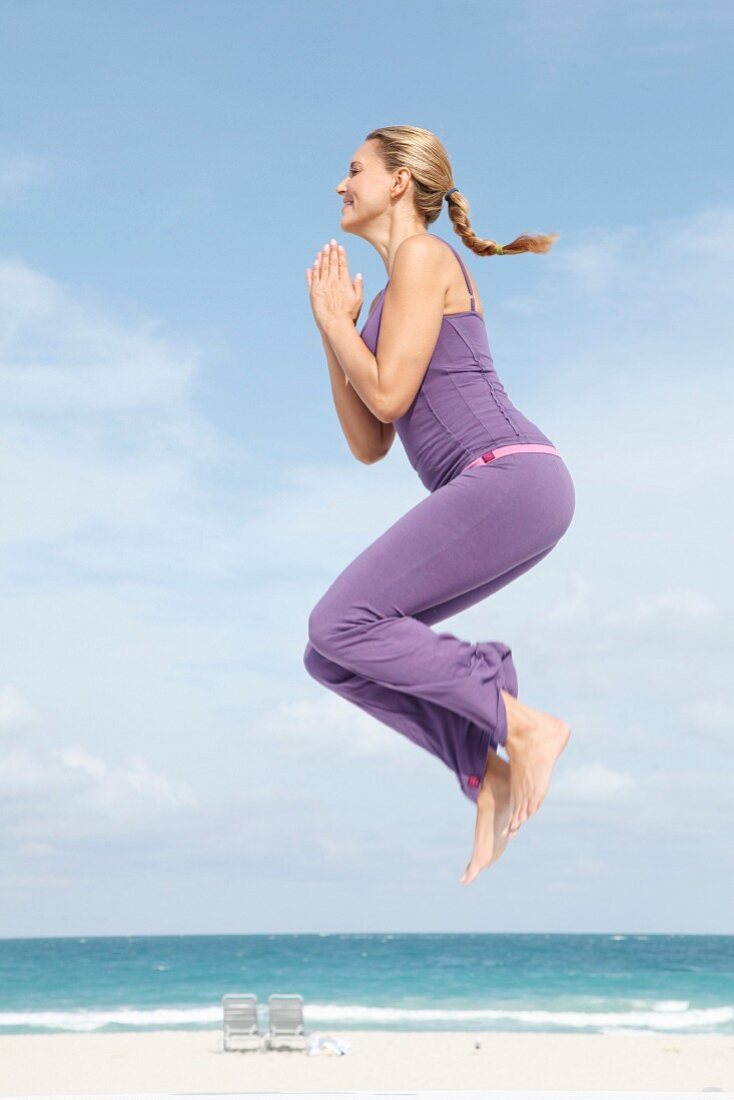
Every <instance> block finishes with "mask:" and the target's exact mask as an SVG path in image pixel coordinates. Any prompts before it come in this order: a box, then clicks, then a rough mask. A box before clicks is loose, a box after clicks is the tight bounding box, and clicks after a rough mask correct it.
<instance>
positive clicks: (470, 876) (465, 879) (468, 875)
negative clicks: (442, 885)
mask: <svg viewBox="0 0 734 1100" xmlns="http://www.w3.org/2000/svg"><path fill="white" fill-rule="evenodd" d="M478 874H479V868H478V867H476V866H473V865H472V864H471V863H470V864H469V865H468V867H467V868H466V870H465V871H464V874H463V875H462V876H461V878H460V879H459V882H460V883H461V884H462V886H468V885H469V883H470V882H474V879H475V878H476V877H477V875H478Z"/></svg>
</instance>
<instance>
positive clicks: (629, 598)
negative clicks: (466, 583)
mask: <svg viewBox="0 0 734 1100" xmlns="http://www.w3.org/2000/svg"><path fill="white" fill-rule="evenodd" d="M733 31H734V11H733V10H732V7H731V5H730V4H728V3H725V2H721V3H717V2H714V0H668V2H665V3H662V2H656V0H648V2H642V0H639V2H630V0H614V2H611V0H501V2H500V0H482V2H475V0H451V3H450V4H448V5H447V4H446V3H437V2H434V0H399V2H398V3H395V2H394V0H393V2H391V3H387V2H385V0H373V2H372V3H370V4H369V5H350V4H340V3H336V2H324V0H314V2H309V3H308V4H303V3H297V2H286V0H274V2H271V3H268V4H255V3H237V2H233V0H177V2H170V0H144V2H142V0H124V2H120V0H118V2H110V3H106V4H98V3H95V2H87V0H84V2H80V0H54V2H39V0H22V2H18V0H10V2H9V0H0V218H1V220H2V240H1V243H0V418H1V424H0V618H1V619H2V630H1V631H0V936H3V937H13V936H63V935H118V934H119V935H123V934H137V935H144V934H147V933H150V934H169V933H170V934H174V933H175V934H184V933H199V934H206V933H212V934H213V933H263V932H267V933H274V932H332V931H341V932H349V931H355V932H365V931H367V932H369V931H414V932H421V931H453V932H461V931H475V932H476V931H480V932H492V931H497V932H537V931H542V932H641V933H649V932H659V933H666V932H667V933H732V932H734V927H733V926H732V912H734V874H733V873H732V872H733V871H734V858H733V854H732V853H733V849H732V843H731V835H732V826H733V825H734V821H733V814H732V807H733V806H734V718H733V717H732V715H733V714H734V690H733V689H732V674H731V668H732V657H733V656H734V653H733V650H734V633H733V628H732V621H733V612H734V607H733V606H732V604H733V603H734V600H733V598H732V585H731V577H730V563H731V560H732V548H733V547H732V543H733V542H734V540H733V539H732V514H731V512H730V511H729V510H728V508H727V504H726V501H727V499H728V495H729V494H730V491H731V487H732V473H733V472H734V461H733V460H732V450H731V447H730V442H731V416H732V413H733V412H734V404H733V403H732V398H733V397H734V383H733V382H732V365H731V360H732V350H734V341H733V340H732V336H733V335H734V333H733V331H732V310H731V301H732V291H733V290H734V268H733V264H732V261H733V260H734V190H733V188H732V183H733V182H734V181H733V179H732V175H733V172H732V164H733V162H732V159H731V151H730V143H729V142H728V141H727V140H725V135H726V134H727V133H728V132H729V131H730V124H731V119H730V104H731V98H732V97H731V92H732V70H731V65H730V58H731V50H732V37H733V35H732V32H733ZM392 124H408V125H417V126H422V127H425V128H427V129H430V130H432V131H433V132H434V133H436V134H437V135H438V136H439V137H440V139H441V140H442V142H443V143H444V145H445V147H446V149H447V150H448V153H449V156H450V158H451V164H452V170H453V174H454V180H455V182H456V184H457V186H459V187H460V189H461V191H462V193H463V194H465V195H466V196H467V198H468V200H469V203H470V218H471V220H472V224H473V226H474V228H475V230H476V232H477V233H478V234H479V235H480V236H483V237H487V238H491V239H496V240H499V241H501V242H508V241H510V240H512V239H513V238H514V237H515V236H517V235H518V234H519V233H523V232H531V233H532V232H539V233H558V234H559V237H558V240H557V241H556V243H555V245H554V246H553V248H552V250H551V252H549V253H548V254H546V255H532V254H525V255H522V256H519V257H511V258H507V259H505V258H501V259H498V260H489V259H487V260H483V259H481V258H480V257H478V256H475V255H474V254H472V253H470V252H469V251H468V250H466V249H464V250H463V252H462V255H463V257H464V258H465V260H466V262H467V264H468V266H469V268H470V270H471V272H472V274H473V275H474V277H475V279H476V280H477V283H478V286H479V292H480V296H481V300H482V303H483V306H484V311H485V316H486V323H487V331H488V335H489V342H490V347H491V349H492V352H493V356H494V362H495V366H496V369H497V371H498V373H499V375H500V378H501V379H502V381H503V383H504V385H505V388H506V389H507V391H508V394H509V396H510V398H511V399H512V401H513V402H514V404H515V405H516V406H517V407H518V408H520V409H521V410H522V411H523V412H524V413H525V415H527V416H529V417H530V419H531V420H533V421H534V422H535V423H537V424H538V425H539V427H540V428H541V429H542V430H543V431H544V432H545V434H546V435H548V436H549V437H550V438H551V439H552V440H553V442H554V443H555V445H556V447H557V448H558V449H559V451H560V452H561V454H562V456H563V458H564V460H565V462H566V464H567V466H568V468H569V470H570V472H571V474H572V476H573V479H574V484H575V488H576V511H575V515H574V519H573V523H572V526H571V527H570V529H569V530H568V532H567V533H566V535H565V536H564V537H563V539H562V541H561V542H560V543H559V544H558V546H557V547H556V548H555V549H554V551H553V552H552V554H550V555H549V556H548V557H547V558H546V559H544V561H543V562H541V563H540V564H539V565H538V566H537V567H536V568H535V569H533V570H531V571H530V572H529V573H527V574H524V575H523V576H522V577H521V578H519V579H518V580H516V581H515V582H514V583H513V584H512V585H510V586H508V587H507V588H505V589H503V590H502V591H500V592H498V593H496V594H495V595H493V596H492V597H491V598H490V599H488V600H486V601H484V602H483V603H480V604H478V605H476V606H475V607H473V608H471V609H470V610H468V611H465V612H463V613H462V614H460V615H457V616H455V617H453V618H452V619H450V620H445V621H444V622H443V623H442V624H441V627H440V629H441V630H450V631H452V632H453V633H454V634H456V635H458V636H460V637H463V638H466V639H468V640H471V641H478V640H481V639H502V640H504V641H505V642H507V643H508V644H509V645H511V647H512V651H513V657H514V660H515V664H516V666H517V669H518V674H519V681H520V685H521V688H520V699H521V700H523V701H526V702H528V703H529V704H530V705H531V706H534V707H539V708H540V709H543V710H547V711H549V712H550V713H552V714H557V715H561V716H563V717H564V718H565V719H566V720H567V721H568V723H569V724H570V726H571V730H572V735H571V740H570V742H569V745H568V747H567V749H566V750H565V752H564V753H563V755H562V757H561V758H560V760H559V762H558V764H557V765H556V768H555V771H554V777H553V781H552V783H551V787H550V790H549V793H548V796H547V798H546V800H545V802H544V803H543V805H542V807H541V809H540V810H539V812H538V813H537V814H536V815H535V816H534V817H533V818H531V819H530V820H529V821H527V822H526V823H525V825H524V826H523V827H522V829H521V831H520V834H519V835H518V837H517V838H513V840H512V842H511V844H510V846H509V848H508V850H507V851H506V853H505V855H504V856H503V858H502V859H501V860H500V861H499V863H497V864H496V865H495V866H494V867H493V868H491V869H490V870H489V871H485V872H483V873H482V874H481V875H480V876H479V878H478V879H477V880H476V881H475V882H474V883H473V884H472V885H471V886H469V887H463V886H461V885H460V884H459V881H458V880H459V876H460V875H461V873H462V871H463V869H464V867H465V866H466V863H467V861H468V859H469V856H470V854H471V850H472V841H473V830H474V819H475V808H474V806H473V805H472V804H471V803H470V802H469V801H468V800H467V799H466V798H465V797H464V796H463V794H462V793H461V791H460V789H459V786H458V783H457V780H456V777H455V776H454V775H453V773H451V772H450V771H448V770H447V769H446V768H445V767H444V765H443V764H441V762H440V761H438V760H437V759H436V758H434V757H432V756H430V755H429V754H427V753H425V752H421V751H420V750H419V749H417V748H416V747H415V746H414V745H412V744H411V743H410V742H408V741H407V740H406V739H405V738H402V737H401V736H400V735H399V734H397V733H395V732H394V731H392V730H390V729H389V728H388V727H386V726H383V725H381V724H379V723H378V722H377V721H376V720H374V719H372V718H370V717H369V716H367V715H366V714H365V713H364V712H362V711H360V710H359V709H358V708H356V707H353V706H350V704H349V703H347V702H346V701H344V700H342V699H340V698H338V697H337V696H335V695H333V694H332V693H330V692H329V691H327V689H325V688H323V687H322V686H321V685H319V684H318V683H317V682H315V681H314V680H313V679H312V678H311V677H310V676H309V674H308V673H307V671H306V669H305V668H304V666H303V663H302V659H303V652H304V649H305V646H306V642H307V620H308V615H309V612H310V610H311V608H312V607H313V606H314V605H315V604H316V602H317V601H318V599H319V598H320V596H321V595H322V594H323V593H324V592H325V591H326V589H327V588H328V586H329V585H330V583H331V582H332V580H333V579H334V578H335V577H336V576H337V575H338V574H339V572H340V571H341V570H342V569H343V568H344V567H345V566H346V565H347V564H349V562H350V561H351V560H352V559H353V558H354V557H355V556H356V555H357V554H358V553H359V552H360V551H361V550H362V549H364V548H365V547H366V546H367V545H368V544H369V543H371V542H372V541H373V540H374V539H375V538H377V537H378V536H379V535H380V534H381V533H382V532H383V531H384V530H386V529H387V528H388V527H389V526H390V524H391V523H393V522H394V521H395V520H397V519H398V518H399V517H400V516H401V515H403V513H404V512H405V511H407V510H408V509H409V508H410V507H412V506H413V505H414V504H416V503H417V502H418V501H419V500H421V499H422V498H423V497H424V496H425V495H426V490H425V489H424V488H423V486H422V485H421V483H420V482H419V480H418V477H417V474H416V473H415V471H413V469H412V468H411V467H410V465H409V463H408V461H407V458H406V456H405V454H404V452H403V451H402V448H401V446H400V443H399V440H396V444H395V445H394V446H393V448H392V450H391V451H390V453H389V455H388V456H387V458H386V459H385V460H384V461H382V462H380V463H377V464H374V465H369V466H366V465H363V464H360V463H358V462H356V461H355V460H354V458H353V457H352V455H351V452H350V451H349V448H348V447H347V444H346V441H345V439H344V437H343V435H342V433H341V430H340V427H339V424H338V421H337V418H336V414H335V411H334V407H333V403H332V400H331V391H330V386H329V380H328V371H327V366H326V361H325V359H324V356H323V350H322V347H321V341H320V338H319V335H318V332H317V330H316V327H315V324H314V320H313V315H312V313H311V309H310V304H309V297H308V286H307V282H306V276H305V271H306V268H307V267H308V266H310V265H311V263H312V262H313V257H314V255H315V254H316V251H317V250H318V249H319V248H320V247H321V246H322V245H323V244H324V243H325V242H326V241H328V240H329V239H330V238H332V237H335V238H336V239H337V240H338V241H339V242H340V243H342V244H344V246H345V248H346V253H347V259H348V261H349V264H350V270H351V271H352V272H355V271H361V272H363V274H364V280H365V303H366V304H365V306H364V307H363V314H362V319H361V321H360V324H361V323H363V320H364V318H365V317H366V312H367V309H366V306H367V304H368V303H369V302H370V301H371V299H372V298H373V297H374V295H375V294H376V293H377V291H378V290H380V289H381V288H382V287H383V286H384V284H385V282H386V278H387V274H386V270H385V266H384V263H383V262H382V260H381V259H380V257H379V255H378V254H377V252H376V251H375V250H374V249H373V248H371V247H370V246H369V244H368V243H367V242H365V241H364V240H362V239H360V238H355V237H354V236H353V235H352V236H350V235H349V234H347V233H344V232H343V231H342V230H341V225H340V217H341V214H340V199H339V196H338V195H337V194H336V191H335V188H336V186H337V185H338V183H339V182H340V181H341V180H342V179H343V178H344V176H345V174H346V172H347V171H348V165H349V161H350V160H351V159H352V154H353V153H354V151H355V150H356V149H357V148H358V147H359V145H360V144H361V143H362V141H363V140H364V138H365V136H366V134H367V133H368V132H369V131H370V130H372V129H374V128H376V127H378V126H382V125H392ZM430 230H431V232H435V233H436V234H438V235H439V236H442V237H443V238H444V239H445V240H449V241H451V242H452V243H455V244H456V246H457V247H459V249H460V250H461V248H462V246H461V242H460V241H459V240H458V239H454V236H453V230H452V228H451V225H450V222H449V221H448V218H447V216H446V214H445V212H444V213H443V214H442V215H441V217H440V218H439V220H438V221H437V222H435V223H433V225H432V226H430Z"/></svg>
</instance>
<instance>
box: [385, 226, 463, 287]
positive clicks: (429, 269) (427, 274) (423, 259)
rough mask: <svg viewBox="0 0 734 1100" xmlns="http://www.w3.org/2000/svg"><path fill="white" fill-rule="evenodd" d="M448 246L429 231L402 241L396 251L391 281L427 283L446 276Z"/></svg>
mask: <svg viewBox="0 0 734 1100" xmlns="http://www.w3.org/2000/svg"><path fill="white" fill-rule="evenodd" d="M448 251H449V250H448V248H447V247H446V245H445V244H444V242H443V241H439V240H437V239H436V238H435V237H433V236H431V235H429V234H428V233H416V234H415V236H413V237H406V238H405V240H404V241H401V242H400V244H399V245H398V247H397V251H396V252H395V257H394V259H393V266H392V270H391V272H390V282H391V283H393V282H395V281H396V280H397V282H399V283H401V282H403V281H405V282H407V283H416V282H417V283H419V284H420V283H425V281H426V280H429V281H435V280H436V279H441V278H443V277H446V276H447V274H448V266H447V263H446V256H447V253H448Z"/></svg>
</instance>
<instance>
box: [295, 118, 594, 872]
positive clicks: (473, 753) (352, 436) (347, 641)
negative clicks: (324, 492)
mask: <svg viewBox="0 0 734 1100" xmlns="http://www.w3.org/2000/svg"><path fill="white" fill-rule="evenodd" d="M336 192H337V194H338V195H340V196H341V198H342V203H343V209H342V222H341V225H342V229H343V231H344V232H345V233H352V234H354V235H355V236H357V237H362V238H363V239H364V240H366V241H369V242H370V244H372V245H374V247H375V248H376V249H377V251H378V252H379V254H380V257H381V258H382V260H383V261H384V263H385V267H386V270H387V275H388V280H387V283H386V285H385V287H384V289H383V290H381V291H380V293H379V294H378V295H377V297H376V298H375V299H374V301H373V302H372V305H371V307H370V313H369V315H368V318H367V321H366V323H365V324H364V326H363V327H362V329H361V331H359V332H358V331H357V328H356V323H357V318H358V316H359V313H360V310H361V308H362V297H363V293H362V292H363V283H362V277H361V275H359V274H358V275H356V276H355V279H354V281H352V279H351V278H350V275H349V270H348V266H347V258H346V254H345V252H344V249H343V247H342V246H341V245H339V244H338V243H337V242H336V241H335V240H332V241H331V244H330V245H324V248H323V250H322V251H321V252H320V253H319V255H317V257H316V259H315V261H314V265H313V268H307V269H306V279H307V282H308V286H309V295H310V302H311V308H312V311H313V315H314V318H315V320H316V324H317V326H318V328H319V331H320V333H321V337H322V340H323V345H324V350H325V352H326V357H327V361H328V365H329V374H330V378H331V387H332V392H333V397H334V403H335V406H336V411H337V415H338V418H339V422H340V424H341V427H342V430H343V432H344V435H345V436H346V439H347V443H348V444H349V448H350V450H351V452H352V454H353V455H354V457H355V458H356V459H358V461H360V462H365V463H372V462H378V461H379V460H380V459H382V458H384V457H385V455H386V454H387V452H388V451H389V450H390V447H391V446H392V443H393V440H394V438H395V433H396V432H397V433H398V435H399V436H400V438H401V441H402V443H403V446H404V448H405V451H406V453H407V456H408V459H409V461H410V463H411V465H412V466H413V468H414V469H415V470H416V472H417V474H418V477H419V478H420V480H421V481H422V483H423V485H424V486H425V487H426V488H427V489H428V490H429V495H428V496H426V497H425V498H424V499H423V500H421V502H420V503H419V504H417V505H415V507H413V508H411V509H410V511H408V512H407V513H406V515H404V516H403V517H402V518H401V519H399V520H398V521H397V522H396V523H394V524H393V525H392V526H391V527H390V528H388V530H387V531H385V532H384V534H382V535H380V536H379V538H377V539H376V541H375V542H373V543H372V544H371V545H370V546H368V547H367V548H366V550H363V551H362V553H361V554H359V555H358V556H357V557H356V558H355V560H354V561H353V562H352V563H351V564H350V565H348V566H347V568H346V569H344V570H343V572H342V573H340V574H339V576H338V577H337V578H336V580H335V581H334V582H333V583H332V585H331V586H330V588H329V589H328V590H327V591H326V593H325V594H324V595H323V596H322V598H321V599H320V600H319V602H318V603H317V604H316V606H315V607H314V609H313V610H312V612H311V614H310V616H309V621H308V638H309V640H308V644H307V646H306V651H305V654H304V664H305V667H306V669H307V670H308V672H309V673H310V675H311V676H313V677H314V679H316V680H317V681H318V682H319V683H321V684H323V685H325V686H326V687H328V688H329V689H330V690H331V691H334V692H336V693H337V694H338V695H341V696H343V698H345V699H348V700H349V701H350V702H352V703H354V704H355V705H356V706H358V707H361V708H362V709H363V710H365V711H367V713H368V714H371V715H373V717H375V718H377V719H378V720H379V721H380V722H382V723H384V724H385V725H387V726H390V727H391V728H392V729H394V730H397V731H398V732H399V733H401V734H403V735H404V736H405V737H408V738H409V739H410V740H411V741H413V742H415V744H416V745H419V746H420V747H421V748H423V749H426V750H427V751H428V752H430V753H433V754H434V755H435V756H437V757H439V759H440V760H442V761H443V762H444V764H446V765H447V767H449V768H450V769H451V771H453V772H454V774H455V775H456V777H457V779H458V781H459V786H460V787H461V790H462V791H463V792H464V794H465V795H466V797H467V798H468V799H470V801H472V802H473V803H475V804H476V811H477V813H476V827H475V832H474V848H473V852H472V856H471V859H470V861H469V864H468V865H467V868H466V870H465V871H464V874H463V875H462V877H461V879H460V881H461V882H462V883H464V884H466V883H469V882H472V881H473V880H474V879H475V878H476V877H477V875H478V874H479V872H480V871H482V870H484V869H485V868H487V867H489V866H490V865H491V864H493V863H495V862H496V861H497V859H499V857H500V856H501V855H502V852H503V851H504V849H505V847H506V845H507V842H508V840H509V838H510V836H512V835H514V834H515V833H516V832H517V830H518V829H519V828H520V826H521V825H522V824H523V822H524V821H526V820H527V819H528V818H529V817H530V816H532V815H533V814H534V813H536V812H537V810H538V809H539V808H540V806H541V805H542V803H543V800H544V799H545V796H546V793H547V790H548V787H549V784H550V780H551V773H552V771H553V767H554V764H555V762H556V760H557V759H558V757H559V755H560V754H561V752H562V751H563V749H564V748H565V747H566V744H567V742H568V739H569V737H570V734H571V731H570V728H569V726H568V724H567V723H566V722H564V721H562V719H560V718H557V717H555V716H553V715H551V714H546V713H545V712H544V711H541V710H536V709H534V708H533V707H530V706H528V705H527V704H526V703H521V702H520V701H519V700H518V698H517V694H518V680H517V672H516V670H515V666H514V663H513V660H512V652H511V650H510V647H509V646H507V645H505V643H504V642H501V641H486V642H477V643H475V644H472V643H470V642H466V641H462V640H461V639H460V638H457V637H456V636H455V635H453V634H450V633H448V632H444V633H438V632H436V631H434V630H432V629H431V627H432V626H433V625H434V624H435V623H438V622H441V620H443V619H447V618H449V617H450V616H451V615H456V614H458V613H459V612H460V611H463V610H464V609H465V608H467V607H472V606H473V605H474V604H476V603H479V602H480V600H484V599H485V598H486V597H487V596H489V595H491V594H492V593H493V592H496V591H497V590H498V589H500V588H503V587H504V586H505V585H506V584H509V583H510V581H512V580H514V579H515V577H519V576H521V574H523V573H526V572H527V571H528V570H529V569H531V568H532V567H533V566H534V565H537V563H538V562H539V561H542V559H543V558H544V557H545V556H546V554H549V553H550V551H551V550H552V549H553V547H554V546H555V545H556V543H557V542H558V541H559V539H560V538H561V537H562V536H563V534H564V533H565V532H566V530H567V529H568V527H569V525H570V523H571V519H572V517H573V513H574V507H575V491H574V485H573V481H572V479H571V475H570V473H569V471H568V469H567V468H566V465H565V463H564V461H563V459H562V458H561V456H560V455H559V454H558V452H557V451H556V449H555V447H554V446H553V444H552V443H551V441H550V439H548V437H547V436H546V435H544V434H543V432H541V431H540V429H539V428H538V427H536V425H535V424H533V423H532V421H530V420H528V419H527V417H525V416H523V414H522V413H521V412H520V411H519V410H518V409H517V408H516V407H515V406H514V405H513V404H512V402H511V401H510V399H509V397H508V396H507V393H506V392H505V389H504V387H503V385H502V383H501V381H500V379H499V377H498V375H497V373H496V371H495V369H494V364H493V362H492V356H491V354H490V351H489V345H488V342H487V331H486V328H485V321H484V313H483V311H482V309H481V301H480V298H479V295H478V294H477V289H476V286H475V284H474V282H473V279H472V278H471V276H470V274H469V272H468V270H467V268H466V265H465V264H464V261H463V260H462V258H461V256H460V255H459V253H458V252H457V250H456V249H455V248H454V247H453V245H450V244H449V243H448V242H447V241H444V240H443V239H442V238H441V237H438V236H435V235H434V234H433V233H430V232H429V231H428V228H427V227H428V226H429V225H431V224H432V223H433V222H435V221H436V219H437V218H438V216H439V214H440V212H441V209H442V203H443V201H444V199H446V201H447V202H448V212H449V217H450V218H451V221H452V223H453V226H454V232H455V233H456V234H457V236H458V237H460V238H461V240H462V242H463V244H464V245H466V247H467V248H468V249H470V250H471V251H472V252H474V253H475V254H476V255H478V256H497V255H500V256H501V255H504V256H513V255H517V254H519V253H521V252H547V251H548V250H549V249H550V247H551V245H552V244H553V242H554V240H555V239H556V237H557V236H558V234H552V235H550V236H543V235H541V236H526V235H522V236H519V237H517V238H516V239H515V240H513V241H512V243H511V244H508V245H504V246H501V245H499V244H497V243H496V242H495V241H491V240H483V239H481V238H480V237H477V236H476V234H475V233H474V231H473V229H472V228H471V225H470V222H469V217H468V214H469V204H468V202H467V200H466V199H465V198H464V196H463V195H462V194H461V191H460V189H459V188H457V187H454V186H453V174H452V171H451V165H450V163H449V158H448V155H447V153H446V150H445V149H444V146H443V145H442V143H441V142H440V141H439V139H438V138H437V137H436V135H435V134H432V133H431V132H430V131H428V130H423V129H420V128H418V127H414V126H385V127H383V128H381V129H378V130H373V131H372V132H371V133H370V134H368V135H367V137H366V138H365V141H364V142H363V144H362V145H360V147H359V148H358V149H357V150H356V152H355V154H354V159H353V161H352V163H351V165H350V169H349V173H348V175H347V177H346V178H345V179H343V180H342V182H341V183H339V185H338V186H337V188H336ZM499 745H503V746H504V748H505V752H506V754H507V756H508V759H509V763H508V762H507V761H505V760H504V759H503V758H502V757H500V756H499V755H498V753H497V749H498V746H499Z"/></svg>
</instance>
